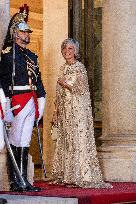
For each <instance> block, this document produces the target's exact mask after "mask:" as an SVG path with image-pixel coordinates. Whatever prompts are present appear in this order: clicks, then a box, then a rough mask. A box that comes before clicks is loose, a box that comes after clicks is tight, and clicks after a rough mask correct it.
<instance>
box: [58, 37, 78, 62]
mask: <svg viewBox="0 0 136 204" xmlns="http://www.w3.org/2000/svg"><path fill="white" fill-rule="evenodd" d="M67 44H72V45H73V46H74V47H75V59H79V58H80V54H79V42H78V41H77V40H75V39H73V38H68V39H65V40H64V41H63V42H62V44H61V53H62V50H63V49H64V48H65V47H66V45H67Z"/></svg>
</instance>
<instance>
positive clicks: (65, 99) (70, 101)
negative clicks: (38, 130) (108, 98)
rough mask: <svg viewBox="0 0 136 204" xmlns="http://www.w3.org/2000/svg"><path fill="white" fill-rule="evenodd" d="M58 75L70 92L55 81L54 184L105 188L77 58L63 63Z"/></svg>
mask: <svg viewBox="0 0 136 204" xmlns="http://www.w3.org/2000/svg"><path fill="white" fill-rule="evenodd" d="M59 77H60V78H61V77H65V78H66V82H67V83H68V84H70V85H72V87H73V88H72V92H70V91H69V90H68V89H66V88H62V86H60V85H59V84H57V90H56V103H57V107H58V138H57V142H56V150H55V155H54V161H53V169H52V175H53V178H54V180H55V181H56V183H57V182H58V183H60V182H63V183H66V184H71V185H76V186H80V187H91V188H105V187H110V184H108V183H105V182H103V179H102V174H101V171H100V167H99V162H98V159H97V156H96V155H97V152H96V146H95V139H94V128H93V118H92V108H91V100H90V93H89V86H88V79H87V73H86V70H85V67H84V65H83V64H82V63H80V62H79V61H76V63H75V64H72V65H68V64H64V65H63V66H62V67H61V69H60V74H59Z"/></svg>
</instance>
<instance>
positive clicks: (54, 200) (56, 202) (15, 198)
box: [0, 194, 78, 204]
mask: <svg viewBox="0 0 136 204" xmlns="http://www.w3.org/2000/svg"><path fill="white" fill-rule="evenodd" d="M0 198H5V199H7V201H8V204H30V203H31V204H78V199H77V198H58V197H43V196H24V195H9V194H1V195H0Z"/></svg>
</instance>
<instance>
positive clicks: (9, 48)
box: [2, 47, 12, 54]
mask: <svg viewBox="0 0 136 204" xmlns="http://www.w3.org/2000/svg"><path fill="white" fill-rule="evenodd" d="M11 48H12V47H6V49H5V50H2V54H6V53H9V52H10V50H11Z"/></svg>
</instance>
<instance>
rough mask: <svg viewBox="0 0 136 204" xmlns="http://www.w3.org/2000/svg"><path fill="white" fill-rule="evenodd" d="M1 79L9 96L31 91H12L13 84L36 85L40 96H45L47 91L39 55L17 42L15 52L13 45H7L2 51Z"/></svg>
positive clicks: (0, 63)
mask: <svg viewBox="0 0 136 204" xmlns="http://www.w3.org/2000/svg"><path fill="white" fill-rule="evenodd" d="M13 56H14V57H13ZM13 59H14V60H13ZM13 64H14V66H13ZM13 67H14V68H13ZM14 70H15V71H14ZM0 79H1V86H2V88H3V89H4V92H5V95H6V96H8V97H10V96H11V95H12V94H13V95H16V94H20V93H25V92H29V91H31V90H28V91H26V90H16V91H13V92H12V91H11V89H10V88H9V87H12V85H14V86H17V87H18V86H26V85H31V87H36V93H37V97H38V98H39V97H45V94H46V93H45V90H44V87H43V83H42V80H41V73H40V70H39V64H38V57H37V55H36V54H34V53H33V52H31V51H30V50H29V49H24V48H22V47H20V46H19V45H17V44H15V52H13V47H7V48H6V49H5V50H3V51H2V54H1V61H0Z"/></svg>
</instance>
